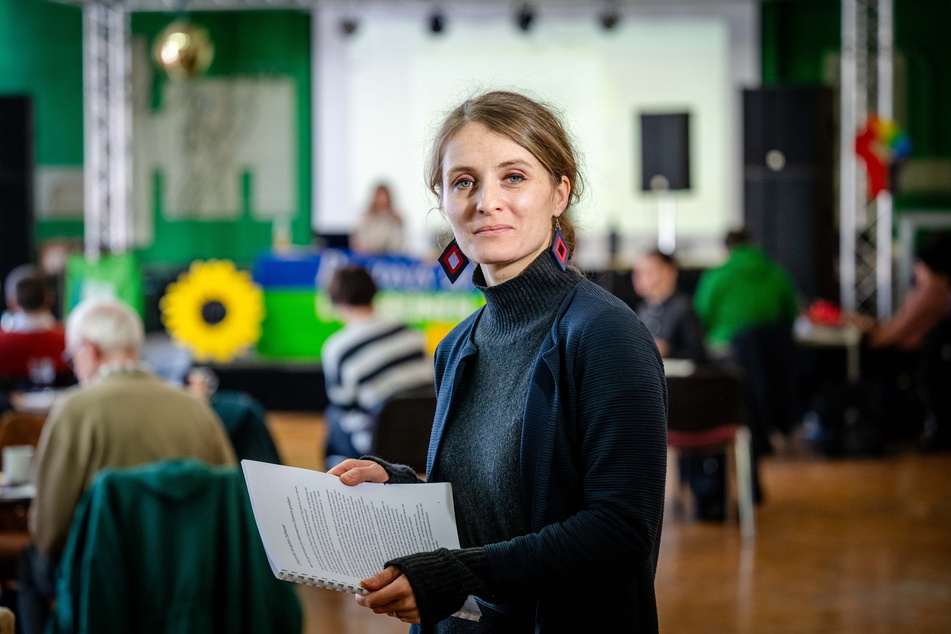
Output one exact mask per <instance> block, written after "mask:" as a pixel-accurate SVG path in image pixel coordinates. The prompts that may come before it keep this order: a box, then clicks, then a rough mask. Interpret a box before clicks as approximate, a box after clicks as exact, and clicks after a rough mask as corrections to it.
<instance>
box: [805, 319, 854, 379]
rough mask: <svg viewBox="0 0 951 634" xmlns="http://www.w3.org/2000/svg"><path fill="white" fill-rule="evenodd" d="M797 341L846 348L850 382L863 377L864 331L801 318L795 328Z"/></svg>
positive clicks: (816, 345) (819, 345) (847, 376)
mask: <svg viewBox="0 0 951 634" xmlns="http://www.w3.org/2000/svg"><path fill="white" fill-rule="evenodd" d="M793 336H794V337H795V339H796V343H798V344H799V345H802V346H811V347H814V348H844V349H845V355H846V357H845V358H846V366H845V367H846V379H847V380H848V382H849V383H850V384H853V385H854V384H855V383H858V381H859V378H861V373H862V367H861V359H860V352H861V344H862V331H861V330H859V329H858V328H854V327H852V326H823V325H819V324H814V323H812V322H810V321H808V320H807V319H804V318H800V319H799V320H797V321H796V325H795V327H794V328H793Z"/></svg>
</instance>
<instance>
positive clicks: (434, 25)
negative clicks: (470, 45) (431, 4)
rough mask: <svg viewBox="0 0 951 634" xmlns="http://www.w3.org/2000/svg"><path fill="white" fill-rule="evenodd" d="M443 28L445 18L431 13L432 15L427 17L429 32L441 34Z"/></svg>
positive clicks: (435, 12)
mask: <svg viewBox="0 0 951 634" xmlns="http://www.w3.org/2000/svg"><path fill="white" fill-rule="evenodd" d="M445 28H446V18H444V17H443V15H442V13H441V12H439V11H433V14H432V15H431V16H429V30H430V31H432V32H433V33H442V32H443V29H445Z"/></svg>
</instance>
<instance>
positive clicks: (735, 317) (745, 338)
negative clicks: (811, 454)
mask: <svg viewBox="0 0 951 634" xmlns="http://www.w3.org/2000/svg"><path fill="white" fill-rule="evenodd" d="M724 242H725V244H726V247H727V249H728V250H729V257H728V258H727V261H726V262H725V263H724V264H723V265H722V266H720V267H718V268H715V269H710V270H708V271H705V272H704V273H703V274H702V275H701V276H700V280H699V282H698V284H697V291H696V293H695V294H694V310H695V311H696V313H697V316H698V317H699V318H700V321H701V322H702V323H703V326H704V329H705V331H706V337H707V347H708V349H709V350H710V352H711V355H712V356H714V357H717V358H720V359H725V360H727V361H729V362H733V363H734V364H735V365H736V366H738V367H739V369H740V370H741V373H742V374H743V377H744V379H745V381H746V385H747V393H748V394H749V412H750V415H749V420H748V424H749V427H750V435H751V437H752V450H753V465H754V468H753V481H754V496H755V498H756V500H757V501H760V499H761V497H762V493H761V491H760V487H759V478H758V477H757V464H758V459H759V456H762V455H767V454H770V453H772V451H773V446H772V443H771V441H770V435H771V433H772V432H773V431H774V430H777V431H779V432H781V433H782V434H784V435H788V434H789V433H790V432H791V431H792V429H793V427H794V426H795V417H796V392H797V385H796V383H797V372H798V370H797V367H796V365H797V364H796V358H797V353H796V347H795V343H794V342H793V338H792V327H793V322H795V321H796V317H797V315H798V313H799V308H798V306H797V293H796V287H795V285H794V284H793V281H792V278H791V277H790V276H789V274H788V273H787V272H786V271H785V270H784V269H783V268H782V267H781V266H780V265H779V264H778V263H776V262H774V261H773V260H772V259H771V258H770V257H769V256H768V255H766V253H764V252H763V251H762V250H760V249H759V248H757V247H756V246H755V245H754V244H753V243H752V241H751V239H750V236H749V234H748V233H747V232H746V231H745V230H744V229H740V230H737V231H731V232H729V233H728V234H727V235H726V239H725V241H724Z"/></svg>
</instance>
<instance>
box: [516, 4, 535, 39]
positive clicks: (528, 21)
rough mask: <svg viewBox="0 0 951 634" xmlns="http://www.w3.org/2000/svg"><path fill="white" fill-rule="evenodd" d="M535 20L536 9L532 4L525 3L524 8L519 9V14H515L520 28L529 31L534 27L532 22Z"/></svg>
mask: <svg viewBox="0 0 951 634" xmlns="http://www.w3.org/2000/svg"><path fill="white" fill-rule="evenodd" d="M534 21H535V10H534V9H532V7H531V5H528V4H523V5H522V8H521V9H519V10H518V14H517V15H516V16H515V23H516V24H518V28H520V29H522V30H523V31H525V32H528V30H529V29H531V28H532V22H534Z"/></svg>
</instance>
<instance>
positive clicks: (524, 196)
mask: <svg viewBox="0 0 951 634" xmlns="http://www.w3.org/2000/svg"><path fill="white" fill-rule="evenodd" d="M442 170H443V177H442V179H443V180H442V207H443V210H444V211H445V212H446V216H447V217H448V218H449V223H450V224H451V225H452V232H453V234H454V235H455V238H456V241H457V242H458V243H459V247H460V248H461V249H462V251H463V253H465V254H466V255H467V256H469V258H471V259H472V260H473V261H475V262H478V263H479V264H481V265H482V272H483V274H484V275H485V279H486V282H487V283H488V284H489V286H494V285H496V284H500V283H501V282H504V281H506V280H509V279H511V278H513V277H515V276H516V275H518V274H520V273H521V272H522V271H524V270H525V269H526V268H527V267H528V265H529V264H531V262H532V261H533V260H534V259H535V258H536V257H537V256H538V255H539V254H540V253H541V252H542V251H544V250H545V249H547V248H548V247H549V246H550V243H551V237H552V229H551V227H552V218H554V217H556V216H560V215H561V214H562V212H564V210H565V207H567V205H568V197H569V194H570V193H571V191H570V189H571V186H570V184H569V182H568V178H567V177H565V176H562V177H561V181H560V182H559V183H558V184H557V185H555V184H553V183H552V179H551V175H550V174H549V173H548V171H547V170H546V169H545V168H544V167H543V166H542V164H541V163H539V162H538V159H536V158H535V157H534V156H533V155H532V154H531V152H529V151H528V150H526V149H525V148H523V147H522V146H520V145H518V144H517V143H515V142H514V141H512V140H511V139H509V138H508V137H505V136H502V135H501V134H497V133H495V132H492V131H491V130H489V129H488V128H486V127H485V126H484V125H482V124H480V123H469V124H466V126H465V127H463V128H462V129H461V130H460V131H459V132H458V133H456V135H455V136H454V137H452V139H450V141H449V143H447V144H446V150H445V154H444V156H443V162H442Z"/></svg>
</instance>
